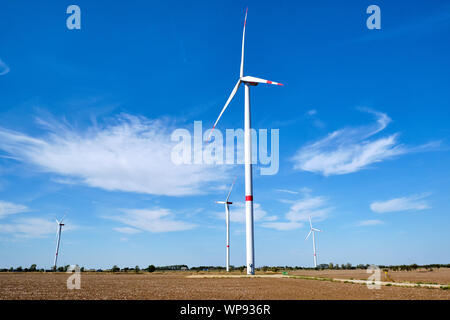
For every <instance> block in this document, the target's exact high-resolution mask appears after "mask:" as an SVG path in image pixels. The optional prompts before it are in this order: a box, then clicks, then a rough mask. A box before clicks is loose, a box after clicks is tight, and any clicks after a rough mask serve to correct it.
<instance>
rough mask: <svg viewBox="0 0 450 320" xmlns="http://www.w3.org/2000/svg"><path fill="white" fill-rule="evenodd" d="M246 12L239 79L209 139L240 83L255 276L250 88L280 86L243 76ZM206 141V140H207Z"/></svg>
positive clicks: (247, 220)
mask: <svg viewBox="0 0 450 320" xmlns="http://www.w3.org/2000/svg"><path fill="white" fill-rule="evenodd" d="M247 11H248V9H247V10H246V12H245V20H244V31H243V33H242V51H241V69H240V73H239V79H238V81H237V83H236V85H235V86H234V88H233V91H231V94H230V96H229V97H228V100H227V102H226V103H225V106H224V107H223V109H222V111H221V112H220V114H219V117H218V118H217V120H216V122H215V123H214V126H213V128H212V130H211V132H210V135H209V139H210V138H211V135H212V132H213V130H214V128H215V127H216V125H217V123H218V122H219V119H220V117H222V114H223V113H224V112H225V109H226V108H227V107H228V105H229V104H230V102H231V100H233V97H234V95H235V94H236V92H237V90H238V89H239V86H240V85H241V83H243V84H244V85H245V112H244V119H245V125H244V158H245V226H246V227H245V228H246V247H247V248H246V249H247V274H252V275H253V274H255V253H254V250H255V245H254V235H253V177H252V136H251V129H250V128H251V124H250V86H257V85H258V84H259V83H268V84H274V85H279V86H282V84H281V83H277V82H274V81H269V80H264V79H260V78H255V77H250V76H244V43H245V25H246V24H247ZM209 139H208V140H209Z"/></svg>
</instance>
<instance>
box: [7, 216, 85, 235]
mask: <svg viewBox="0 0 450 320" xmlns="http://www.w3.org/2000/svg"><path fill="white" fill-rule="evenodd" d="M57 228H58V225H57V224H56V223H55V221H54V220H51V219H45V218H38V217H32V218H29V217H27V218H20V219H15V220H14V221H12V222H10V223H6V224H0V233H7V234H11V235H12V236H13V237H15V238H44V237H47V236H49V235H56V231H57ZM76 228H77V226H75V225H74V224H72V223H71V222H69V221H68V220H66V222H65V226H64V229H63V230H64V231H69V230H73V229H76Z"/></svg>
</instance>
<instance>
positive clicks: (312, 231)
mask: <svg viewBox="0 0 450 320" xmlns="http://www.w3.org/2000/svg"><path fill="white" fill-rule="evenodd" d="M309 226H310V227H311V229H310V230H309V233H308V235H307V236H306V239H305V241H306V240H308V238H309V236H310V235H311V233H312V236H313V252H314V268H317V254H316V238H315V237H314V232H322V230H319V229H316V228H313V226H312V222H311V217H309Z"/></svg>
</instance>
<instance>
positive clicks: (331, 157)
mask: <svg viewBox="0 0 450 320" xmlns="http://www.w3.org/2000/svg"><path fill="white" fill-rule="evenodd" d="M362 111H365V112H368V113H371V114H373V115H374V116H375V117H376V122H375V123H374V124H372V125H367V126H361V127H356V128H344V129H340V130H336V131H334V132H332V133H329V134H328V135H327V136H326V137H325V138H323V139H320V140H318V141H315V142H313V143H309V144H307V145H305V146H304V147H302V148H301V149H299V150H298V151H297V153H296V154H295V155H294V157H293V158H292V160H293V162H294V169H296V170H303V171H308V172H314V173H320V174H322V175H324V176H331V175H342V174H348V173H352V172H357V171H360V170H362V169H365V168H367V167H368V166H370V165H371V164H373V163H377V162H381V161H384V160H388V159H391V158H394V157H396V156H399V155H402V154H406V153H411V152H420V151H426V150H429V149H432V148H435V147H436V146H438V145H439V142H433V143H429V144H426V145H423V146H419V147H413V148H410V147H406V146H405V145H403V144H400V143H399V142H398V137H399V134H398V133H395V134H391V135H389V136H385V137H379V138H374V136H375V135H376V134H378V133H379V132H381V131H383V130H384V129H385V128H386V127H387V126H388V124H389V123H390V122H391V119H390V118H389V117H388V116H387V115H386V114H385V113H381V112H377V111H373V110H370V109H362Z"/></svg>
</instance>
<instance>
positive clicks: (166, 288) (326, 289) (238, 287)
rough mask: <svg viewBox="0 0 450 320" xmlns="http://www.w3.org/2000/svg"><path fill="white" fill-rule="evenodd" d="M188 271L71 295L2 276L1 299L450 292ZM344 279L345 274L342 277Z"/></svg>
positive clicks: (105, 277)
mask: <svg viewBox="0 0 450 320" xmlns="http://www.w3.org/2000/svg"><path fill="white" fill-rule="evenodd" d="M188 274H190V273H187V272H172V273H170V272H168V273H154V274H148V273H144V274H110V273H103V274H96V273H83V274H82V276H81V289H80V290H68V289H67V287H66V280H67V278H68V274H65V273H61V274H55V273H1V274H0V299H52V300H53V299H230V300H235V299H444V300H450V290H442V289H425V288H403V287H382V288H381V289H380V290H369V289H368V288H367V287H366V286H365V285H360V284H350V283H338V282H331V281H319V280H306V279H293V278H253V279H252V278H203V279H202V278H187V277H186V276H187V275H188ZM339 276H341V275H339Z"/></svg>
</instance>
